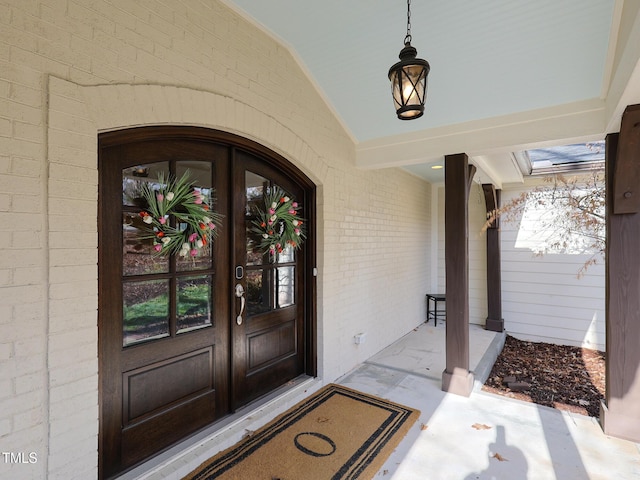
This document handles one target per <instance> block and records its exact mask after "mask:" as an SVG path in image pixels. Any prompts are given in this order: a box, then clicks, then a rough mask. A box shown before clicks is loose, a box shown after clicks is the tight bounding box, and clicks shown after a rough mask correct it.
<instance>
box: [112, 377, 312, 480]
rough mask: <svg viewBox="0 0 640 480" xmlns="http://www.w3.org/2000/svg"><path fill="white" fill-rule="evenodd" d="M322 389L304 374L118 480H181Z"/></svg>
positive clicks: (124, 474) (126, 473)
mask: <svg viewBox="0 0 640 480" xmlns="http://www.w3.org/2000/svg"><path fill="white" fill-rule="evenodd" d="M321 386H322V382H321V381H320V380H318V379H317V378H312V377H309V376H307V375H301V376H299V377H297V378H295V379H293V380H291V381H290V382H287V383H286V384H285V385H283V386H281V387H279V388H277V389H276V390H274V391H273V392H271V393H269V394H267V395H265V396H263V397H261V398H259V399H257V400H255V401H253V402H252V403H250V404H248V405H246V406H244V407H242V408H241V409H239V410H238V411H236V412H235V413H233V414H230V415H227V416H226V417H224V418H222V419H220V420H218V421H217V422H215V423H213V424H211V425H210V426H209V427H207V428H205V429H204V430H201V431H200V432H197V433H195V434H194V435H192V436H190V437H189V438H187V439H185V440H183V441H181V442H180V443H177V444H176V445H174V446H172V447H170V448H169V449H167V450H165V451H164V452H162V453H160V454H158V455H156V456H155V457H153V458H151V459H149V460H147V461H146V462H144V463H142V464H140V465H138V466H137V467H135V468H133V469H131V470H129V471H127V472H125V473H123V474H122V475H120V476H118V477H116V479H117V480H160V479H162V480H174V479H175V480H180V479H182V478H183V477H185V476H186V475H188V474H189V473H190V472H191V471H193V470H195V469H196V468H198V466H200V465H201V464H202V463H203V462H205V461H206V460H207V459H209V458H210V457H212V456H214V455H215V454H217V453H218V452H220V451H222V450H225V449H227V448H229V447H231V446H233V445H235V444H236V443H237V442H239V441H240V440H242V438H243V437H244V436H245V435H246V434H247V433H251V432H254V431H255V430H257V429H259V428H260V427H262V426H264V425H265V424H267V423H268V422H269V421H271V420H272V419H274V418H275V417H277V416H278V415H280V414H281V413H283V412H285V411H286V410H287V409H288V408H290V407H292V406H293V405H295V404H296V403H298V402H300V401H301V400H303V399H304V398H306V397H308V396H309V395H311V394H312V393H314V392H315V391H316V390H318V389H319V388H320V387H321Z"/></svg>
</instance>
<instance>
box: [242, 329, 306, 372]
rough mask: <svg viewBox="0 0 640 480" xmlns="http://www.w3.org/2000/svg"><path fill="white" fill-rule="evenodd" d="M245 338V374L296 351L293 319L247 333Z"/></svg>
mask: <svg viewBox="0 0 640 480" xmlns="http://www.w3.org/2000/svg"><path fill="white" fill-rule="evenodd" d="M246 338H247V375H251V374H253V373H255V372H256V371H257V370H259V369H261V368H266V367H268V366H269V365H271V364H273V363H275V362H277V361H280V360H284V359H285V358H286V357H289V356H292V355H295V354H296V353H297V348H296V338H297V335H296V322H295V319H291V320H290V321H288V322H282V323H279V324H278V325H275V326H273V327H271V328H268V329H263V330H259V331H256V332H254V333H248V334H247V335H246Z"/></svg>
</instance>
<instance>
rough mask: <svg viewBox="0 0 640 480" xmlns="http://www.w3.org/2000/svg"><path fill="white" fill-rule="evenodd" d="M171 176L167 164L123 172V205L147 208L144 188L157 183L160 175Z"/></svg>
mask: <svg viewBox="0 0 640 480" xmlns="http://www.w3.org/2000/svg"><path fill="white" fill-rule="evenodd" d="M160 174H162V175H164V176H165V178H166V176H167V175H168V174H169V164H168V163H167V162H158V163H147V164H144V165H137V166H135V167H129V168H125V169H124V170H122V204H123V205H125V206H128V207H137V208H140V209H143V208H146V201H145V200H144V197H143V195H142V187H143V186H144V185H145V184H147V183H154V184H155V183H157V180H158V175H160Z"/></svg>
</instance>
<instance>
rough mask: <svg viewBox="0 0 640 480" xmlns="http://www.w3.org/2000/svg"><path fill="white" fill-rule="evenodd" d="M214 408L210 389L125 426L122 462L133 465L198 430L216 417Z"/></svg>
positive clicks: (213, 398)
mask: <svg viewBox="0 0 640 480" xmlns="http://www.w3.org/2000/svg"><path fill="white" fill-rule="evenodd" d="M216 411H217V410H216V399H215V392H214V391H210V392H207V393H204V394H202V395H200V396H197V397H195V398H192V399H190V400H187V401H185V402H183V403H180V404H178V405H174V406H173V407H172V408H171V409H170V410H168V411H166V412H163V414H162V415H155V416H152V417H149V418H148V419H146V420H145V421H143V422H141V423H136V424H133V425H129V426H127V427H124V428H123V429H122V440H121V442H122V451H121V462H122V465H124V466H130V465H135V464H136V463H139V462H141V461H142V460H145V459H146V458H148V457H149V456H151V455H153V454H156V453H158V452H160V451H162V450H163V449H165V448H167V447H169V446H171V445H173V444H174V443H176V442H178V441H179V440H182V439H183V438H185V436H186V435H189V434H190V433H193V432H196V431H198V430H199V429H201V428H202V427H203V425H207V424H209V423H211V422H213V421H214V420H215V418H216V415H215V412H216Z"/></svg>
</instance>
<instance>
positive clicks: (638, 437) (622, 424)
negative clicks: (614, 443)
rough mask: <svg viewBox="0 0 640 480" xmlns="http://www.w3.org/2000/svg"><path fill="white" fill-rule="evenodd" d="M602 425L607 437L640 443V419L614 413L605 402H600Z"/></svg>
mask: <svg viewBox="0 0 640 480" xmlns="http://www.w3.org/2000/svg"><path fill="white" fill-rule="evenodd" d="M636 412H637V409H636ZM600 425H601V426H602V430H604V433H605V434H606V435H611V436H612V437H617V438H622V439H624V440H630V441H632V442H636V443H640V418H638V417H631V416H629V415H624V414H621V413H618V412H612V411H611V410H609V409H608V408H607V406H606V405H605V404H604V402H600Z"/></svg>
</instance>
